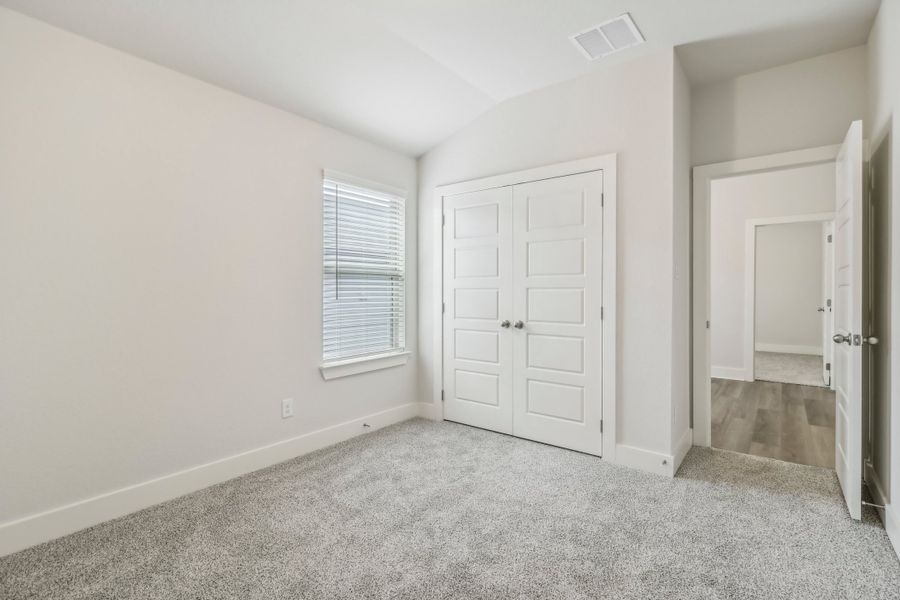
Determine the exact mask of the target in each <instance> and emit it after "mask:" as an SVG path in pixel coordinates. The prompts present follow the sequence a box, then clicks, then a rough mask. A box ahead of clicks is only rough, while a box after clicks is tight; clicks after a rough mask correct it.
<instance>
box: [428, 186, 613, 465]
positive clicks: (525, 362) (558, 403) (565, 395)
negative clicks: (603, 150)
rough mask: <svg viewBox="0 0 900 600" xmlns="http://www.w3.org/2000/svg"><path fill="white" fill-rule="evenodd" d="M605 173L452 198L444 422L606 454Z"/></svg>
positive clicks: (447, 215)
mask: <svg viewBox="0 0 900 600" xmlns="http://www.w3.org/2000/svg"><path fill="white" fill-rule="evenodd" d="M602 192H603V173H602V171H593V172H589V173H580V174H577V175H569V176H566V177H557V178H553V179H544V180H541V181H533V182H530V183H523V184H518V185H513V186H507V187H498V188H492V189H486V190H481V191H475V192H469V193H465V194H459V195H455V196H447V197H444V231H443V235H444V242H443V243H444V264H443V276H444V285H443V289H444V313H443V314H444V321H443V328H444V329H443V331H444V333H443V339H444V357H443V358H444V360H443V368H444V377H443V380H444V418H445V419H447V420H449V421H456V422H459V423H465V424H467V425H473V426H476V427H482V428H484V429H490V430H493V431H498V432H501V433H506V434H511V435H515V436H518V437H523V438H527V439H531V440H536V441H540V442H544V443H548V444H553V445H556V446H562V447H565V448H571V449H573V450H579V451H581V452H588V453H591V454H596V455H598V456H599V455H600V453H601V448H602V445H601V433H602V394H601V390H602V376H603V374H602V368H601V365H602V361H601V347H602V335H603V329H602V320H601V317H602V307H601V298H602V289H601V285H602V281H603V277H602V265H603V240H602V232H603V204H602Z"/></svg>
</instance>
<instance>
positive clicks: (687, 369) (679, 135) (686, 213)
mask: <svg viewBox="0 0 900 600" xmlns="http://www.w3.org/2000/svg"><path fill="white" fill-rule="evenodd" d="M673 59H674V61H675V64H674V69H673V76H674V77H673V83H674V94H673V104H672V106H673V126H674V148H673V156H672V158H673V161H672V162H673V169H674V175H673V182H674V186H675V188H674V196H673V198H674V202H673V205H672V206H673V212H672V221H673V223H672V226H673V231H674V235H673V238H672V252H673V255H672V257H673V267H672V268H673V278H672V286H673V287H672V454H676V453H677V451H678V448H677V447H676V446H677V445H678V442H679V440H681V439H682V438H683V437H684V436H685V435H686V434H687V431H688V430H689V429H690V428H691V276H690V275H691V272H690V268H691V162H690V153H691V86H690V83H689V82H688V79H687V76H686V75H685V73H684V69H683V68H682V65H681V62H680V61H679V60H678V56H677V54H676V55H673Z"/></svg>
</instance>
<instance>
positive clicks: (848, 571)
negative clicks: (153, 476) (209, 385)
mask: <svg viewBox="0 0 900 600" xmlns="http://www.w3.org/2000/svg"><path fill="white" fill-rule="evenodd" d="M842 502H843V501H842V500H841V498H840V492H839V490H838V484H837V480H836V479H835V476H834V473H833V472H832V471H828V470H825V469H820V468H816V467H805V466H800V465H792V464H788V463H783V462H779V461H775V460H770V459H763V458H755V457H751V456H744V455H740V454H734V453H730V452H724V451H720V450H702V449H697V448H695V449H693V450H692V451H691V452H690V454H689V455H688V457H687V459H686V460H685V463H684V465H683V466H682V468H681V471H680V472H679V475H678V477H677V478H675V479H674V480H671V479H667V478H664V477H660V476H655V475H649V474H644V473H641V472H638V471H634V470H631V469H626V468H623V467H617V466H614V465H610V464H607V463H604V462H603V461H601V460H599V459H597V458H594V457H591V456H587V455H584V454H578V453H575V452H568V451H565V450H560V449H557V448H552V447H549V446H544V445H541V444H535V443H531V442H527V441H524V440H518V439H515V438H511V437H507V436H503V435H499V434H493V433H489V432H485V431H481V430H478V429H473V428H469V427H465V426H462V425H454V424H450V423H432V422H429V421H424V420H414V421H408V422H406V423H401V424H400V425H396V426H394V427H391V428H388V429H385V430H382V431H378V432H375V433H372V434H369V435H366V436H364V437H361V438H356V439H354V440H350V441H349V442H345V443H343V444H340V445H338V446H335V447H332V448H328V449H325V450H321V451H319V452H316V453H314V454H311V455H308V456H305V457H301V458H299V459H295V460H293V461H290V462H287V463H283V464H281V465H277V466H275V467H271V468H269V469H266V470H263V471H259V472H257V473H253V474H250V475H247V476H245V477H242V478H239V479H236V480H233V481H229V482H226V483H224V484H221V485H218V486H215V487H212V488H209V489H206V490H203V491H200V492H197V493H195V494H192V495H190V496H185V497H183V498H179V499H177V500H174V501H172V502H168V503H166V504H162V505H160V506H157V507H154V508H150V509H147V510H145V511H142V512H140V513H137V514H134V515H131V516H128V517H124V518H122V519H118V520H116V521H112V522H109V523H105V524H102V525H99V526H97V527H94V528H92V529H89V530H86V531H83V532H80V533H77V534H74V535H72V536H69V537H67V538H63V539H61V540H57V541H54V542H51V543H49V544H45V545H42V546H39V547H36V548H32V549H30V550H26V551H24V552H20V553H18V554H15V555H12V556H10V557H6V558H4V559H0V598H3V599H4V600H18V599H22V598H40V599H42V600H48V599H70V598H109V599H113V598H115V599H117V600H123V599H129V598H142V599H160V600H163V599H165V600H176V599H182V598H183V599H188V598H190V599H200V598H210V599H213V598H215V599H241V600H247V599H255V598H259V599H262V598H266V599H269V600H273V599H275V600H277V599H288V598H290V599H300V598H414V599H423V600H424V599H430V598H485V599H488V598H489V599H504V598H521V599H537V598H576V599H587V598H622V599H625V598H634V599H637V598H641V599H644V598H665V599H672V598H741V599H743V598H764V599H766V600H774V599H779V598H785V599H788V598H789V599H803V598H814V599H816V600H823V599H830V598H846V599H850V598H866V599H869V600H872V599H876V598H898V597H900V563H898V560H897V558H896V556H895V555H894V554H893V552H892V550H891V549H890V547H889V545H888V540H887V537H886V534H885V532H884V530H883V528H882V527H881V525H880V523H879V522H878V521H877V517H875V516H874V515H873V514H872V513H871V512H867V513H866V518H865V520H864V521H863V522H862V523H855V522H853V521H851V520H850V518H849V517H848V516H847V514H846V511H845V508H844V506H843V504H842Z"/></svg>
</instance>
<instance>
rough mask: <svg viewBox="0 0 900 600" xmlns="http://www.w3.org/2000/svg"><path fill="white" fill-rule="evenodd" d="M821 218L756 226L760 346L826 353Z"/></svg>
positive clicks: (757, 334) (757, 337)
mask: <svg viewBox="0 0 900 600" xmlns="http://www.w3.org/2000/svg"><path fill="white" fill-rule="evenodd" d="M824 235H825V233H824V231H823V229H822V223H819V222H813V223H809V222H806V223H782V224H778V225H763V226H761V227H757V229H756V290H755V292H756V340H755V341H756V349H757V350H762V351H769V352H795V353H799V354H821V353H822V346H823V344H822V330H823V328H824V319H823V316H824V313H822V312H818V310H817V309H818V308H819V307H823V308H824V305H825V304H824V298H825V296H824V292H823V283H822V258H823V251H822V244H823V242H824V239H823V237H824Z"/></svg>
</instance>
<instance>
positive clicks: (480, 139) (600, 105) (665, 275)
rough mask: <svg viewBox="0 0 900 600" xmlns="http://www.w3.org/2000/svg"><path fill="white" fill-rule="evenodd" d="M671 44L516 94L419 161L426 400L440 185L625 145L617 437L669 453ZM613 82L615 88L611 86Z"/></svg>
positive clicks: (620, 199)
mask: <svg viewBox="0 0 900 600" xmlns="http://www.w3.org/2000/svg"><path fill="white" fill-rule="evenodd" d="M672 79H673V58H672V53H671V51H666V52H659V53H657V54H654V55H651V56H648V57H643V58H640V59H636V60H634V61H631V62H628V63H626V64H622V65H617V66H614V67H611V68H609V69H605V70H603V71H602V72H598V73H596V74H593V75H589V76H586V77H582V78H579V79H576V80H573V81H568V82H565V83H561V84H558V85H555V86H552V87H549V88H546V89H543V90H539V91H536V92H533V93H530V94H526V95H524V96H520V97H518V98H515V99H512V100H509V101H507V102H504V103H503V104H501V105H499V106H498V107H496V108H494V109H493V110H491V111H489V112H488V113H486V114H485V115H483V116H482V117H480V118H479V119H477V120H476V121H475V122H473V123H472V124H471V125H469V126H468V127H466V128H465V129H463V130H462V131H460V132H458V133H457V134H455V135H454V136H452V137H451V138H450V139H448V140H446V141H445V142H443V143H442V144H440V145H439V146H437V147H436V148H434V149H433V150H431V151H430V152H428V153H427V154H426V155H425V156H423V157H422V158H421V160H420V163H419V198H420V205H419V217H420V220H419V233H420V240H421V244H420V247H419V258H420V266H421V268H420V287H419V306H421V307H423V308H424V309H423V310H422V312H421V314H420V335H419V348H420V357H421V377H420V394H421V396H422V397H423V398H428V397H430V395H431V394H430V390H431V385H432V381H433V379H432V377H433V376H434V373H433V372H432V360H433V358H434V356H433V352H432V340H433V337H432V336H433V331H434V328H435V327H439V326H440V323H434V322H432V321H433V320H432V317H431V313H430V312H429V310H427V307H431V306H432V305H433V303H434V302H437V301H438V299H437V298H433V297H432V295H433V294H432V285H433V276H434V270H433V268H432V260H433V257H434V252H433V245H434V238H433V225H432V223H433V220H432V219H433V215H434V190H435V187H436V186H439V185H443V184H449V183H453V182H458V181H465V180H470V179H476V178H479V177H484V176H488V175H495V174H500V173H505V172H510V171H516V170H521V169H526V168H530V167H537V166H540V165H547V164H552V163H558V162H563V161H568V160H573V159H576V158H583V157H587V156H594V155H601V154H607V153H613V152H614V153H618V161H619V163H618V170H619V172H618V211H619V212H618V223H617V227H618V272H619V278H618V291H617V304H618V311H619V315H618V398H617V411H618V418H617V423H616V425H617V437H618V442H619V443H620V444H628V445H631V446H635V447H638V448H641V449H646V450H650V451H655V452H660V453H664V454H668V453H669V448H670V437H671V436H670V434H671V418H670V414H671V398H672V318H673V316H672V293H673V282H672V275H671V274H672V269H673V250H672V249H673V218H672V210H673V209H672V196H673V193H672V190H673V185H672V176H673V175H672V173H673V156H672V143H673V141H672V138H673V123H672V118H673V117H672ZM610 90H615V93H610Z"/></svg>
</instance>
